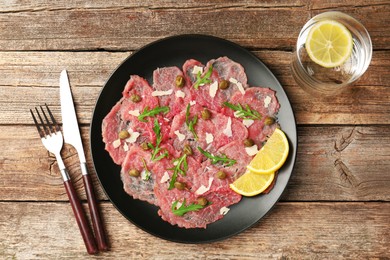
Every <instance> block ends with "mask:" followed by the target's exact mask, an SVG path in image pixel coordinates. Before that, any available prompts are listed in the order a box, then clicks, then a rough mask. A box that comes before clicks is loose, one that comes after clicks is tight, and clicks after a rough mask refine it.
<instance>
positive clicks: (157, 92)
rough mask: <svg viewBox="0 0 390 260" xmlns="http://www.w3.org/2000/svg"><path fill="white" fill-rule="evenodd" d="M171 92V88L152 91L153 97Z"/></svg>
mask: <svg viewBox="0 0 390 260" xmlns="http://www.w3.org/2000/svg"><path fill="white" fill-rule="evenodd" d="M172 93H173V89H169V90H167V91H163V90H156V91H153V92H152V96H153V97H161V96H169V95H171V94H172Z"/></svg>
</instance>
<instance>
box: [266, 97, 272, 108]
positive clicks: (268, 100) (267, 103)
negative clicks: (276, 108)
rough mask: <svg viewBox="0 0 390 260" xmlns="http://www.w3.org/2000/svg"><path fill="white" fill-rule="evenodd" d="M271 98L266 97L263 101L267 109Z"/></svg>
mask: <svg viewBox="0 0 390 260" xmlns="http://www.w3.org/2000/svg"><path fill="white" fill-rule="evenodd" d="M271 100H272V99H271V97H270V96H267V97H266V98H265V99H264V107H268V106H269V104H270V103H271Z"/></svg>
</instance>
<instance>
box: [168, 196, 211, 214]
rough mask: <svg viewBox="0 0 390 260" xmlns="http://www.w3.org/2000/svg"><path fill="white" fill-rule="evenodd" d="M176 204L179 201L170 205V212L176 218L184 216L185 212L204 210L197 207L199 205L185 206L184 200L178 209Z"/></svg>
mask: <svg viewBox="0 0 390 260" xmlns="http://www.w3.org/2000/svg"><path fill="white" fill-rule="evenodd" d="M177 203H179V201H177V200H176V201H175V202H173V203H172V212H173V214H175V215H176V216H180V217H181V216H183V215H184V214H186V213H187V212H190V211H197V210H200V209H203V208H204V206H202V205H199V204H195V203H191V204H189V205H185V204H186V199H184V200H183V203H182V204H181V206H180V207H179V208H176V206H177Z"/></svg>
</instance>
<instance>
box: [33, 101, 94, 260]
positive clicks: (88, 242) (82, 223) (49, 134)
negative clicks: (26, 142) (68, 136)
mask: <svg viewBox="0 0 390 260" xmlns="http://www.w3.org/2000/svg"><path fill="white" fill-rule="evenodd" d="M45 107H46V110H47V112H48V113H49V117H50V120H49V118H48V117H47V115H46V113H45V111H44V109H43V107H42V106H40V110H41V113H42V115H43V118H44V119H43V118H42V116H41V114H40V112H39V110H38V108H37V107H35V112H36V114H37V116H38V118H39V123H38V120H37V118H36V117H35V116H34V113H33V110H32V109H30V112H31V115H32V118H33V120H34V124H35V126H36V128H37V130H38V133H39V136H40V137H41V140H42V143H43V146H45V148H46V149H47V150H48V151H49V152H51V153H53V154H54V155H55V157H56V160H57V163H58V167H59V169H60V172H61V175H62V178H63V181H64V186H65V189H66V193H67V194H68V197H69V201H70V204H71V205H72V209H73V213H74V215H75V217H76V221H77V225H78V227H79V229H80V232H81V235H82V237H83V240H84V244H85V247H86V248H87V252H88V253H89V254H96V253H98V249H97V247H96V243H95V238H94V236H93V234H92V231H91V228H90V227H89V225H88V222H87V218H86V216H85V212H84V210H83V208H82V206H81V203H80V200H79V198H78V197H77V194H76V191H75V189H74V187H73V184H72V181H71V179H70V177H69V174H68V171H67V170H66V167H65V165H64V162H63V161H62V158H61V154H60V153H61V150H62V146H63V143H64V140H63V137H62V133H61V129H60V127H59V125H58V124H57V122H56V120H55V119H54V116H53V114H52V113H51V111H50V109H49V107H48V106H47V104H45Z"/></svg>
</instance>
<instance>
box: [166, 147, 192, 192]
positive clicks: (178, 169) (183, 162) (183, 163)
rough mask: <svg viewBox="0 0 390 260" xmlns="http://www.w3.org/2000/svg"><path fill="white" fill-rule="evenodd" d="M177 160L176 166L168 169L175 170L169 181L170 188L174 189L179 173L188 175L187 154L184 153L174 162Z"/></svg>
mask: <svg viewBox="0 0 390 260" xmlns="http://www.w3.org/2000/svg"><path fill="white" fill-rule="evenodd" d="M175 162H176V165H175V166H174V167H172V168H169V169H168V170H170V171H173V174H172V177H171V181H170V182H169V187H168V190H171V189H173V187H174V186H175V182H176V179H177V175H178V174H179V173H180V174H181V175H183V176H186V174H187V170H188V163H187V154H183V155H182V156H181V157H179V158H176V159H175V160H173V163H175ZM182 166H183V167H182Z"/></svg>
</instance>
